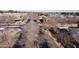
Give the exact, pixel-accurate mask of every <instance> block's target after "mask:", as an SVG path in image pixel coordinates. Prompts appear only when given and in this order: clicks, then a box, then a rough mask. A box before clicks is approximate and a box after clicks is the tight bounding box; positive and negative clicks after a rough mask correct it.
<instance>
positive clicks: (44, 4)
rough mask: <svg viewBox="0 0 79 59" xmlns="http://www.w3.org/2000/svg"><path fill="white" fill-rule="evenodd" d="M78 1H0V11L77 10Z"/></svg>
mask: <svg viewBox="0 0 79 59" xmlns="http://www.w3.org/2000/svg"><path fill="white" fill-rule="evenodd" d="M78 7H79V1H78V0H0V10H24V11H30V10H34V11H35V10H37V11H38V10H39V11H40V10H42V11H44V10H79V8H78Z"/></svg>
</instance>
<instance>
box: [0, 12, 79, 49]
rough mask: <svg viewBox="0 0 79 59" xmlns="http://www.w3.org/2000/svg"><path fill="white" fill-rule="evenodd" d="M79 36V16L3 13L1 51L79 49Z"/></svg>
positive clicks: (0, 34) (0, 38) (71, 14)
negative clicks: (2, 49)
mask: <svg viewBox="0 0 79 59" xmlns="http://www.w3.org/2000/svg"><path fill="white" fill-rule="evenodd" d="M65 24H66V25H65ZM71 24H73V25H71ZM75 24H76V25H75ZM78 36H79V13H66V12H64V13H62V12H61V13H60V12H58V13H57V12H56V13H55V12H13V11H9V12H3V11H0V48H78V47H79V37H78Z"/></svg>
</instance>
